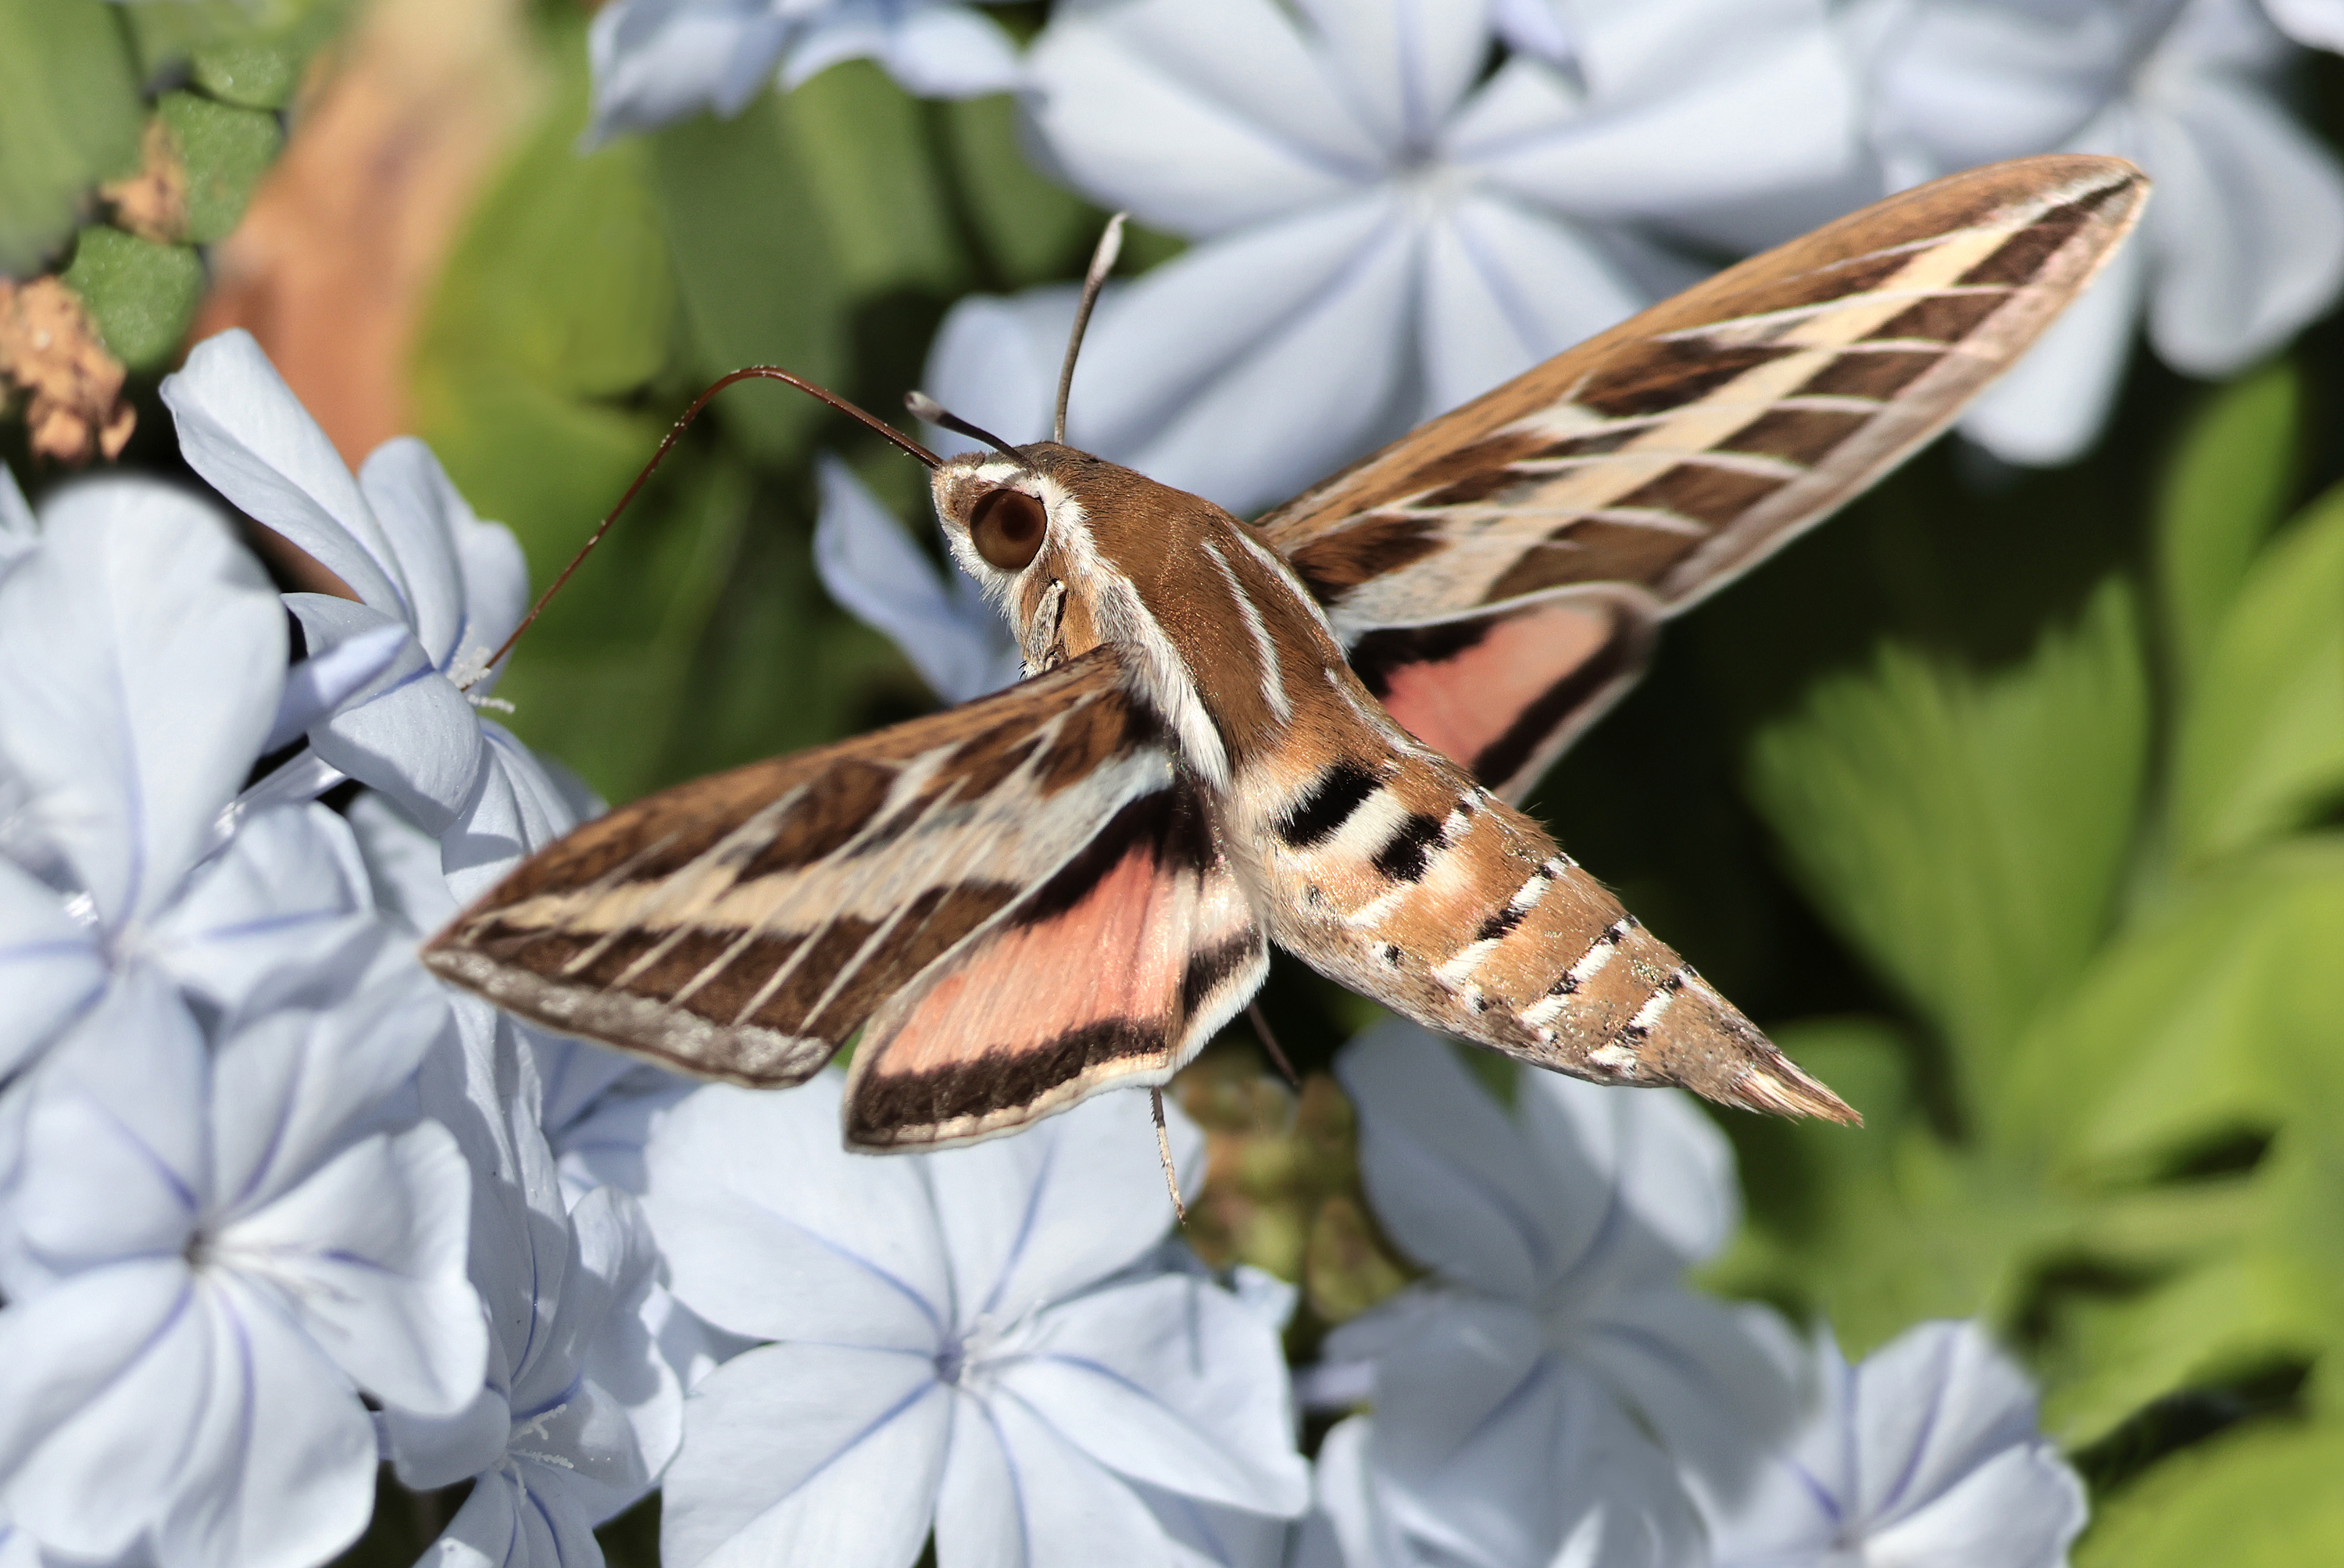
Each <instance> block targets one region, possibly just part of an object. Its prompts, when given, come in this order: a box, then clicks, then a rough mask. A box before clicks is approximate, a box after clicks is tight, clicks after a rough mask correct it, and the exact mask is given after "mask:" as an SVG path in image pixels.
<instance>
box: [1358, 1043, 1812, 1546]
mask: <svg viewBox="0 0 2344 1568" xmlns="http://www.w3.org/2000/svg"><path fill="white" fill-rule="evenodd" d="M1457 1049H1458V1047H1454V1046H1451V1045H1450V1044H1448V1043H1446V1042H1443V1041H1441V1040H1440V1039H1438V1038H1436V1037H1433V1036H1431V1035H1429V1034H1427V1033H1426V1032H1425V1031H1423V1030H1422V1029H1420V1028H1417V1027H1414V1026H1412V1025H1407V1024H1399V1023H1394V1024H1389V1025H1385V1026H1381V1027H1378V1028H1376V1029H1371V1030H1369V1032H1368V1033H1367V1034H1366V1035H1364V1036H1362V1037H1360V1038H1359V1040H1357V1041H1355V1042H1354V1043H1353V1044H1352V1045H1350V1046H1349V1047H1347V1048H1346V1049H1345V1051H1344V1052H1343V1054H1342V1056H1341V1057H1339V1058H1338V1059H1337V1063H1336V1073H1337V1076H1338V1077H1339V1078H1340V1079H1341V1081H1342V1083H1343V1085H1344V1087H1345V1088H1346V1089H1347V1090H1348V1091H1349V1094H1350V1096H1351V1098H1352V1101H1353V1103H1354V1104H1355V1105H1356V1106H1357V1107H1358V1110H1359V1162H1360V1175H1361V1179H1362V1180H1363V1181H1364V1183H1365V1185H1366V1188H1367V1192H1368V1197H1369V1201H1370V1202H1371V1203H1372V1204H1373V1206H1374V1208H1375V1211H1376V1215H1377V1218H1378V1219H1379V1222H1380V1223H1381V1224H1382V1226H1383V1228H1384V1230H1385V1232H1386V1233H1387V1234H1388V1235H1389V1236H1390V1237H1391V1239H1392V1240H1393V1241H1394V1242H1395V1243H1397V1244H1398V1245H1399V1248H1400V1249H1402V1250H1403V1251H1405V1252H1407V1253H1409V1255H1410V1256H1411V1257H1413V1258H1415V1259H1417V1260H1418V1261H1420V1262H1421V1263H1423V1264H1426V1265H1427V1266H1429V1267H1430V1270H1432V1278H1431V1279H1430V1280H1428V1281H1426V1282H1425V1283H1423V1284H1420V1285H1418V1286H1414V1287H1411V1288H1410V1289H1409V1290H1406V1291H1403V1292H1402V1293H1401V1294H1400V1295H1399V1296H1397V1297H1395V1298H1393V1299H1392V1300H1390V1301H1389V1302H1386V1303H1384V1304H1383V1305H1382V1306H1380V1307H1378V1308H1377V1309H1375V1310H1372V1311H1370V1312H1369V1313H1368V1314H1366V1315H1365V1316H1363V1317H1360V1318H1358V1319H1354V1320H1352V1321H1350V1322H1349V1323H1346V1324H1345V1325H1343V1327H1342V1328H1340V1329H1339V1330H1337V1331H1336V1333H1335V1334H1334V1335H1333V1336H1332V1337H1331V1338H1330V1340H1329V1344H1328V1354H1329V1360H1330V1363H1331V1364H1330V1367H1329V1369H1328V1370H1327V1371H1322V1372H1320V1373H1319V1374H1318V1381H1319V1383H1320V1385H1321V1388H1322V1390H1324V1391H1325V1392H1326V1393H1328V1394H1329V1395H1333V1396H1338V1397H1339V1396H1343V1395H1365V1396H1367V1397H1370V1398H1372V1400H1373V1401H1374V1405H1375V1421H1374V1426H1373V1429H1372V1439H1371V1441H1370V1442H1369V1444H1368V1457H1367V1462H1368V1463H1369V1466H1370V1467H1371V1469H1372V1470H1373V1472H1374V1474H1375V1476H1376V1478H1377V1488H1376V1490H1377V1492H1378V1495H1379V1500H1380V1507H1381V1509H1382V1511H1383V1513H1384V1516H1385V1519H1386V1520H1387V1521H1388V1523H1389V1529H1390V1531H1391V1532H1392V1533H1394V1534H1396V1535H1397V1536H1398V1537H1399V1539H1401V1540H1404V1541H1406V1542H1407V1543H1409V1546H1410V1549H1411V1550H1412V1551H1414V1552H1418V1553H1436V1554H1438V1553H1447V1554H1449V1555H1450V1556H1453V1557H1457V1558H1460V1559H1463V1560H1467V1561H1472V1562H1478V1563H1489V1564H1492V1565H1496V1568H1501V1565H1508V1564H1521V1565H1523V1568H1532V1565H1536V1564H1543V1563H1547V1562H1549V1561H1550V1560H1551V1558H1552V1557H1553V1555H1554V1553H1557V1552H1558V1551H1559V1550H1561V1543H1565V1542H1568V1541H1571V1540H1576V1539H1581V1532H1589V1531H1591V1532H1593V1533H1594V1536H1595V1537H1596V1538H1600V1539H1602V1540H1607V1541H1610V1542H1612V1543H1614V1545H1615V1546H1616V1547H1617V1549H1618V1550H1620V1551H1622V1552H1626V1553H1629V1555H1628V1556H1627V1557H1625V1558H1622V1559H1620V1560H1621V1561H1637V1562H1642V1561H1647V1560H1649V1561H1652V1562H1661V1561H1665V1560H1669V1559H1668V1558H1667V1556H1666V1553H1663V1555H1662V1556H1661V1557H1652V1558H1650V1559H1647V1558H1646V1557H1643V1556H1642V1555H1639V1553H1643V1552H1644V1551H1645V1550H1646V1548H1647V1547H1650V1548H1651V1549H1652V1550H1653V1551H1660V1550H1662V1548H1663V1547H1666V1548H1667V1551H1668V1552H1673V1551H1674V1550H1675V1549H1674V1548H1673V1547H1672V1546H1669V1545H1668V1543H1672V1542H1675V1541H1679V1540H1681V1539H1683V1538H1685V1536H1686V1530H1687V1525H1686V1522H1687V1521H1688V1520H1690V1519H1691V1517H1692V1515H1691V1512H1690V1509H1691V1503H1690V1502H1689V1501H1688V1500H1687V1498H1686V1496H1685V1494H1684V1492H1683V1489H1682V1485H1681V1483H1680V1481H1679V1472H1680V1471H1681V1470H1682V1471H1684V1472H1689V1473H1691V1474H1693V1475H1696V1476H1704V1477H1707V1478H1708V1479H1709V1481H1710V1482H1711V1483H1713V1484H1716V1485H1721V1486H1730V1485H1731V1484H1732V1483H1733V1481H1734V1480H1735V1479H1736V1478H1738V1477H1739V1476H1741V1475H1743V1473H1745V1472H1747V1470H1748V1469H1749V1467H1750V1466H1751V1465H1753V1463H1754V1462H1756V1460H1755V1454H1754V1452H1753V1449H1752V1444H1753V1443H1756V1442H1763V1441H1764V1440H1765V1436H1766V1434H1767V1433H1769V1432H1772V1431H1781V1430H1783V1429H1784V1428H1786V1427H1787V1425H1788V1424H1789V1421H1790V1419H1791V1415H1792V1408H1793V1407H1792V1400H1793V1393H1794V1390H1795V1386H1796V1384H1795V1377H1796V1368H1797V1364H1798V1360H1799V1358H1798V1354H1797V1351H1796V1347H1795V1346H1794V1345H1793V1343H1792V1342H1791V1340H1790V1339H1789V1336H1788V1333H1787V1331H1786V1330H1784V1329H1783V1326H1782V1324H1781V1323H1780V1320H1777V1319H1776V1318H1775V1317H1774V1316H1773V1314H1772V1313H1771V1312H1767V1311H1765V1310H1763V1309H1758V1308H1748V1307H1745V1308H1734V1307H1729V1306H1727V1305H1726V1304H1724V1303H1723V1302H1719V1301H1714V1300H1709V1299H1708V1298H1705V1297H1702V1296H1697V1295H1694V1294H1692V1292H1690V1291H1688V1290H1685V1289H1684V1288H1683V1287H1682V1284H1681V1282H1680V1280H1681V1277H1682V1273H1683V1271H1684V1270H1685V1269H1686V1268H1687V1267H1688V1266H1689V1265H1691V1264H1692V1263H1695V1262H1698V1261H1700V1260H1702V1259H1705V1258H1708V1257H1710V1256H1712V1255H1713V1254H1714V1253H1715V1252H1716V1251H1717V1249H1719V1248H1721V1247H1722V1246H1723V1244H1724V1242H1725V1239H1726V1238H1727V1237H1728V1236H1730V1235H1731V1234H1732V1232H1733V1227H1734V1225H1735V1223H1736V1220H1737V1218H1738V1209H1739V1204H1738V1199H1737V1195H1736V1192H1735V1189H1734V1183H1733V1165H1732V1158H1731V1155H1730V1153H1729V1151H1728V1149H1727V1148H1726V1146H1725V1142H1724V1139H1723V1137H1722V1136H1721V1135H1720V1134H1719V1133H1718V1132H1717V1130H1716V1128H1714V1127H1713V1126H1712V1125H1711V1124H1710V1122H1709V1121H1708V1120H1707V1119H1706V1118H1703V1117H1702V1115H1701V1113H1700V1112H1699V1111H1697V1110H1695V1109H1694V1108H1692V1105H1691V1104H1690V1103H1689V1102H1688V1101H1686V1100H1685V1098H1683V1097H1682V1095H1679V1094H1677V1093H1676V1092H1675V1091H1673V1090H1669V1091H1660V1090H1632V1091H1630V1090H1621V1089H1607V1088H1601V1087H1596V1086H1594V1085H1591V1084H1584V1083H1581V1082H1579V1081H1578V1080H1576V1079H1573V1078H1568V1077H1561V1076H1560V1075H1558V1074H1553V1073H1541V1072H1524V1073H1522V1074H1521V1077H1520V1080H1519V1083H1518V1084H1517V1086H1516V1090H1515V1098H1514V1103H1513V1105H1512V1107H1511V1108H1510V1109H1509V1108H1506V1107H1502V1106H1500V1105H1499V1104H1498V1103H1497V1102H1496V1101H1495V1100H1493V1099H1492V1098H1490V1095H1489V1094H1488V1093H1487V1092H1486V1091H1484V1090H1483V1089H1482V1088H1481V1087H1480V1085H1478V1084H1477V1083H1476V1082H1474V1080H1473V1079H1472V1077H1470V1074H1468V1073H1467V1072H1466V1070H1465V1068H1464V1067H1463V1065H1462V1064H1461V1063H1460V1062H1459V1061H1458V1060H1457V1058H1456V1056H1455V1051H1456V1050H1457ZM1347 1362H1348V1363H1352V1364H1354V1365H1358V1366H1362V1367H1364V1368H1365V1369H1366V1370H1367V1371H1369V1373H1371V1376H1369V1378H1367V1379H1366V1380H1364V1381H1359V1382H1357V1383H1352V1384H1350V1385H1349V1386H1348V1387H1347V1386H1346V1380H1345V1379H1344V1378H1343V1377H1342V1376H1341V1375H1340V1374H1341V1371H1342V1370H1343V1368H1344V1365H1345V1363H1347ZM1647 1431H1649V1432H1651V1433H1652V1434H1653V1435H1654V1436H1656V1437H1657V1438H1658V1439H1659V1443H1658V1444H1657V1445H1656V1444H1655V1443H1654V1442H1652V1441H1651V1440H1650V1439H1648V1438H1647V1437H1645V1436H1644V1433H1645V1432H1647ZM1597 1472H1601V1474H1602V1475H1603V1476H1604V1477H1605V1479H1604V1481H1603V1482H1602V1484H1601V1486H1588V1485H1581V1484H1579V1483H1576V1482H1573V1481H1572V1480H1571V1478H1572V1477H1573V1476H1578V1475H1588V1474H1594V1473H1597ZM1623 1511H1625V1512H1623ZM1635 1543H1643V1544H1642V1545H1637V1544H1635Z"/></svg>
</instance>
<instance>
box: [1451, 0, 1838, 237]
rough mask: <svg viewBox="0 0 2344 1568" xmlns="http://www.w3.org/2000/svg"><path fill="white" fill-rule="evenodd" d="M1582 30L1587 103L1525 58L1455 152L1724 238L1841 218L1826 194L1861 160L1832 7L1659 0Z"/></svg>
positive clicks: (1608, 213) (1548, 195)
mask: <svg viewBox="0 0 2344 1568" xmlns="http://www.w3.org/2000/svg"><path fill="white" fill-rule="evenodd" d="M1579 22H1580V25H1579V27H1578V30H1577V33H1576V35H1575V36H1574V38H1573V44H1574V53H1575V55H1576V57H1577V63H1578V65H1579V67H1580V71H1581V75H1582V76H1584V77H1585V79H1586V81H1587V84H1588V93H1587V96H1586V98H1585V101H1584V102H1583V103H1581V101H1580V99H1579V96H1578V95H1576V94H1575V93H1573V92H1571V90H1570V89H1569V87H1568V86H1566V84H1565V83H1564V82H1563V81H1562V79H1561V77H1560V76H1559V75H1558V74H1557V73H1555V72H1553V71H1552V70H1551V69H1550V68H1549V67H1547V66H1544V65H1542V64H1540V63H1537V62H1534V61H1530V60H1521V61H1517V62H1515V63H1513V64H1511V65H1509V66H1506V67H1503V68H1502V69H1501V70H1500V73H1499V75H1498V76H1497V78H1496V79H1494V80H1493V81H1492V82H1491V83H1490V86H1488V87H1486V88H1484V89H1483V93H1482V96H1481V97H1480V98H1478V99H1477V100H1476V101H1475V103H1473V104H1472V105H1470V106H1468V107H1467V108H1466V109H1465V110H1463V111H1462V112H1461V113H1460V115H1459V116H1458V117H1457V121H1456V123H1455V125H1453V126H1451V127H1450V130H1449V131H1448V132H1447V133H1446V135H1445V137H1444V141H1445V145H1446V146H1447V147H1448V148H1449V150H1450V156H1452V157H1456V158H1457V159H1458V160H1460V162H1464V163H1467V164H1470V165H1471V166H1472V167H1476V168H1477V169H1479V170H1480V171H1482V172H1484V173H1485V174H1487V175H1488V176H1489V177H1490V178H1492V179H1494V180H1496V181H1497V182H1499V183H1500V184H1501V185H1502V186H1504V187H1506V188H1507V189H1509V190H1511V191H1513V192H1516V193H1518V194H1520V195H1521V196H1525V197H1531V198H1533V199H1535V200H1538V201H1541V202H1544V203H1546V204H1548V205H1550V206H1551V207H1555V208H1557V209H1560V210H1561V211H1564V212H1568V213H1571V214H1573V215H1574V216H1577V217H1585V218H1615V219H1624V218H1642V219H1646V220H1659V221H1661V222H1663V223H1665V224H1667V225H1668V226H1670V227H1672V228H1676V229H1678V230H1680V231H1682V232H1689V233H1692V234H1695V235H1698V236H1699V237H1701V238H1704V239H1707V240H1709V241H1711V242H1712V243H1716V244H1724V245H1731V246H1736V247H1746V248H1757V247H1759V246H1762V245H1766V244H1772V243H1773V242H1775V241H1778V240H1783V239H1788V238H1792V237H1793V235H1796V234H1799V233H1801V232H1803V231H1804V230H1805V229H1807V228H1812V227H1814V225H1815V224H1817V223H1820V222H1822V221H1823V220H1824V219H1825V218H1828V217H1834V216H1836V211H1835V210H1827V209H1826V208H1825V207H1824V205H1823V200H1822V198H1823V197H1824V193H1826V192H1835V191H1836V190H1837V189H1838V187H1840V186H1841V184H1842V183H1843V182H1844V180H1845V179H1846V177H1848V176H1849V174H1850V173H1851V172H1852V171H1853V170H1854V168H1855V167H1857V164H1858V160H1859V157H1860V156H1861V155H1860V153H1859V149H1858V145H1857V137H1856V103H1857V84H1856V82H1855V80H1854V74H1853V73H1852V72H1851V71H1850V70H1849V68H1848V66H1847V64H1846V59H1845V54H1844V48H1843V46H1841V44H1840V42H1839V41H1838V39H1836V38H1835V37H1834V35H1833V34H1832V32H1831V29H1830V28H1829V26H1828V25H1826V22H1825V18H1824V7H1823V5H1821V4H1819V0H1742V3H1740V4H1735V5H1718V4H1717V3H1716V0H1646V3H1644V4H1640V5H1628V6H1589V7H1582V8H1581V14H1580V16H1579ZM1541 99H1543V103H1542V104H1541V102H1540V101H1539V100H1541Z"/></svg>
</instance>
